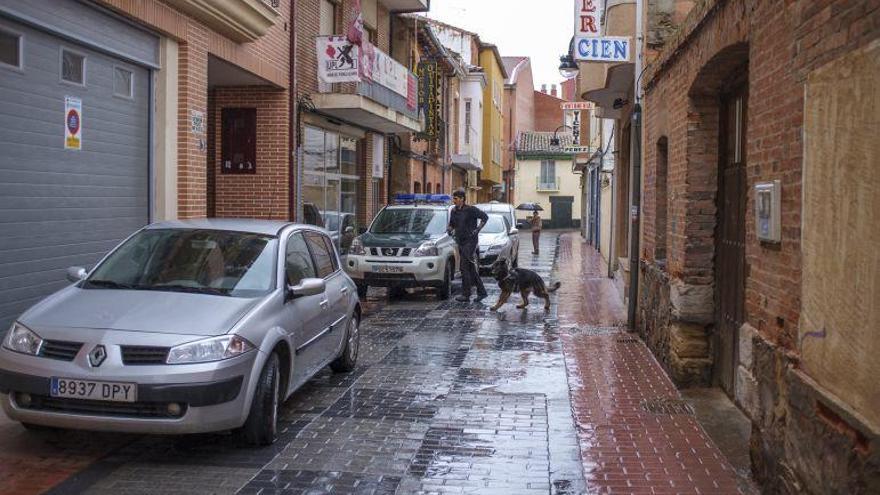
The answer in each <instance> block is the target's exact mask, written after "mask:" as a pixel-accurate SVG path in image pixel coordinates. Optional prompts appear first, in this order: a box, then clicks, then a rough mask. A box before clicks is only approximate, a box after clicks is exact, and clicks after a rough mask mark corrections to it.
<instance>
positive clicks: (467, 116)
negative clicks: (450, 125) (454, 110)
mask: <svg viewBox="0 0 880 495" xmlns="http://www.w3.org/2000/svg"><path fill="white" fill-rule="evenodd" d="M464 144H471V100H465V101H464Z"/></svg>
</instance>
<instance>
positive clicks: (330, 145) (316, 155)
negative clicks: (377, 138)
mask: <svg viewBox="0 0 880 495" xmlns="http://www.w3.org/2000/svg"><path fill="white" fill-rule="evenodd" d="M361 179H362V177H361V176H360V175H359V174H358V140H357V139H356V138H353V137H350V136H346V135H344V134H339V133H337V132H333V131H329V130H325V129H321V128H318V127H313V126H305V127H304V129H303V188H302V190H303V204H304V206H305V208H304V213H305V215H306V218H305V219H304V220H305V221H306V222H309V221H310V220H313V219H309V218H307V217H308V212H309V211H310V210H311V208H310V206H314V207H315V209H317V211H318V212H319V213H320V214H321V215H322V217H325V218H326V217H327V216H328V215H331V216H338V214H340V213H351V214H353V215H355V218H357V217H358V216H359V215H358V214H359V213H361V212H359V211H358V205H359V197H358V189H359V188H358V184H359V182H360V180H361ZM310 223H315V222H314V221H312V222H310Z"/></svg>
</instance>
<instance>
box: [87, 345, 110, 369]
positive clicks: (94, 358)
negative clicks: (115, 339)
mask: <svg viewBox="0 0 880 495" xmlns="http://www.w3.org/2000/svg"><path fill="white" fill-rule="evenodd" d="M105 359H107V349H104V346H103V345H100V344H99V345H96V346H95V348H94V349H92V352H90V353H89V364H91V365H92V367H93V368H97V367H98V366H101V363H103V362H104V360H105Z"/></svg>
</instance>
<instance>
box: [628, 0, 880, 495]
mask: <svg viewBox="0 0 880 495" xmlns="http://www.w3.org/2000/svg"><path fill="white" fill-rule="evenodd" d="M878 37H880V1H877V0H871V1H854V0H836V1H835V0H826V1H822V2H816V1H807V0H786V1H782V0H777V1H757V0H730V1H722V0H706V1H702V2H695V5H694V8H693V10H692V11H691V14H690V17H688V19H687V20H686V21H685V22H684V24H683V25H682V26H680V28H679V29H678V30H677V31H676V34H674V35H672V37H671V38H670V39H669V40H668V42H667V44H666V46H665V47H664V49H663V50H662V51H661V52H660V53H659V54H658V55H657V56H656V59H655V60H654V62H653V63H652V64H651V66H650V67H649V69H648V71H647V72H646V74H645V76H644V78H643V80H644V84H645V90H646V96H645V105H644V106H645V109H646V113H645V119H644V126H645V127H644V141H643V142H644V164H643V167H644V168H643V173H644V177H643V191H644V198H643V203H642V204H643V210H642V239H643V240H642V244H641V252H640V253H639V254H640V257H641V258H642V271H643V273H642V282H643V287H642V290H641V297H640V300H641V302H642V303H643V305H645V307H642V308H640V315H641V321H640V322H639V326H640V330H641V331H642V333H643V334H644V335H646V337H647V338H646V340H647V341H648V343H649V345H652V350H654V351H655V352H656V353H658V354H659V355H660V356H659V357H660V358H661V361H662V362H664V363H665V364H666V365H667V369H670V370H671V371H673V373H672V374H673V376H675V375H676V373H675V372H677V371H682V370H684V371H685V375H684V376H679V378H680V379H679V383H689V382H690V380H692V379H694V377H695V376H697V377H698V379H696V380H695V382H699V383H706V382H707V381H708V378H709V377H708V375H707V374H705V371H706V367H705V366H704V365H705V364H706V363H707V361H708V365H709V366H711V364H712V362H711V357H710V355H709V352H708V349H709V340H710V334H711V332H712V327H713V322H714V304H715V302H714V271H715V266H714V259H715V254H716V253H715V228H716V218H717V214H718V212H717V207H716V201H717V185H718V159H719V150H718V135H719V124H720V123H719V93H720V92H721V90H722V88H723V87H724V84H725V83H726V81H728V80H731V79H734V78H735V77H737V76H738V74H740V73H742V72H747V86H748V113H747V135H746V165H747V167H746V184H745V190H746V191H747V193H746V194H747V197H746V211H745V220H746V221H745V224H746V236H745V257H746V268H745V303H744V304H745V324H744V326H743V327H742V329H741V330H740V336H739V338H740V339H741V340H740V342H738V343H737V344H738V346H739V351H738V352H737V355H738V359H739V367H738V368H737V373H738V374H737V383H736V393H735V395H736V399H737V402H738V403H739V404H740V405H741V406H742V407H743V408H744V409H746V412H747V413H749V415H750V416H751V417H752V419H753V422H754V425H755V428H754V430H753V431H754V435H755V437H754V438H753V441H752V449H753V452H752V456H753V459H754V462H755V467H756V471H757V474H758V477H759V478H760V479H761V480H762V481H763V482H764V483H766V485H767V487H768V489H770V490H771V491H772V492H774V493H780V492H781V493H795V492H798V493H851V492H856V491H859V490H864V488H865V486H873V487H874V488H875V489H876V485H877V481H876V479H874V481H870V480H867V479H866V477H865V472H866V471H870V470H871V469H874V470H876V469H877V467H876V466H877V465H878V459H877V453H876V452H874V453H871V454H867V453H866V454H865V455H861V454H858V453H853V452H857V451H858V445H859V441H858V438H860V435H861V437H868V438H876V435H877V434H878V433H877V432H872V431H870V430H868V431H866V430H865V429H864V425H863V424H861V425H860V424H859V423H858V421H855V420H852V421H850V422H847V421H846V420H842V419H841V418H843V417H844V416H845V415H840V414H838V413H835V414H834V415H833V417H834V418H836V419H835V420H834V421H838V420H841V421H843V422H844V423H846V424H847V427H846V428H837V429H836V430H835V428H836V427H829V425H828V417H831V416H829V415H828V414H824V413H823V414H819V413H817V412H816V411H817V410H818V411H819V412H822V411H824V410H823V409H822V408H821V407H819V404H820V403H822V404H833V403H834V401H831V402H828V399H827V396H826V397H825V398H824V399H820V398H819V397H820V395H822V394H821V393H820V388H816V387H815V386H813V385H811V384H810V383H809V380H803V379H801V378H797V379H795V378H794V376H795V375H793V374H792V373H793V370H795V369H796V368H797V354H798V342H797V335H798V327H799V325H800V324H801V315H800V308H801V289H800V287H801V277H802V274H801V264H802V261H801V244H800V242H801V241H800V239H801V227H800V226H801V222H802V218H801V196H802V188H801V180H802V167H803V144H804V143H803V138H802V134H803V129H804V126H803V121H804V115H803V108H804V104H805V101H804V83H805V80H806V77H807V75H808V74H809V73H810V71H812V70H814V69H816V68H818V67H820V66H822V65H823V64H825V63H828V62H829V61H832V60H835V59H837V58H838V57H841V56H843V55H845V54H846V53H848V52H850V51H852V50H855V49H857V48H859V47H863V46H865V45H867V44H868V43H871V42H875V41H876V40H877V38H878ZM664 138H665V139H667V140H668V169H667V175H666V178H665V179H666V186H665V189H666V191H667V194H666V197H665V198H662V197H659V196H658V195H657V193H656V191H657V190H658V187H657V186H658V182H657V177H656V166H657V158H658V157H657V149H658V148H657V143H658V142H659V141H660V140H661V139H664ZM770 180H779V181H781V183H782V242H781V243H779V244H778V245H777V244H762V243H759V242H758V241H757V239H756V234H755V226H754V220H753V219H754V207H753V202H754V193H753V186H754V184H755V183H757V182H764V181H770ZM661 182H662V180H661ZM660 185H661V187H660V190H662V189H663V188H662V183H661V184H660ZM662 201H666V207H667V220H666V222H665V225H666V236H665V237H666V246H667V249H666V254H667V257H668V264H667V265H666V266H663V265H662V264H657V263H656V262H655V261H656V260H655V259H654V258H655V254H656V252H657V250H656V248H657V239H658V238H660V239H662V238H663V235H662V234H660V235H658V232H657V218H656V212H657V205H658V204H659V203H660V202H662ZM661 225H663V223H662V222H661ZM667 294H668V295H667ZM701 329H702V330H701ZM701 332H705V333H702V334H701ZM658 333H659V334H658ZM713 345H715V344H713ZM753 345H754V346H755V350H754V352H755V353H758V352H759V351H758V350H759V349H760V352H761V353H762V357H761V361H760V362H758V358H757V357H756V358H755V362H753V361H752V360H751V359H752V355H753V351H752V350H751V349H752V346H753ZM676 346H678V348H677V349H676ZM695 348H699V349H705V351H704V352H701V353H698V354H700V355H698V356H689V355H688V352H690V351H693V349H695ZM684 358H688V359H691V362H690V363H684V364H683V365H682V361H683V359H684ZM746 359H748V361H746ZM675 363H678V364H679V365H682V366H681V367H680V368H679V369H678V370H676V369H675ZM735 365H736V363H735ZM786 370H788V371H787V372H786ZM688 371H689V372H691V374H690V375H688V374H687V372H688ZM786 373H787V374H786ZM795 392H796V393H797V394H798V395H791V394H795ZM823 401H824V402H823ZM811 404H813V405H811ZM838 406H839V407H840V409H835V410H838V411H839V410H841V409H842V410H845V409H846V405H845V404H839V403H838V404H837V405H836V406H834V407H835V408H837V407H838ZM822 407H826V406H822ZM816 408H818V409H816ZM806 430H809V431H815V432H817V435H812V434H807V435H803V434H801V433H803V431H806ZM835 431H837V433H835ZM851 431H856V433H846V432H851ZM792 438H797V441H791V439H792ZM787 439H788V440H787ZM850 448H852V449H856V450H854V451H853V452H850V453H849V454H845V455H844V454H841V455H843V458H844V459H845V461H841V463H842V464H843V465H839V464H841V463H838V465H835V466H834V468H833V469H831V468H829V467H828V464H827V462H824V461H823V460H822V459H823V458H827V457H828V455H831V454H829V453H830V452H834V454H833V456H835V457H836V456H837V455H838V453H839V452H840V449H850ZM829 449H832V450H829ZM822 452H825V454H826V455H823V454H822ZM872 465H873V466H874V467H873V468H870V467H869V466H872ZM816 473H824V474H821V475H818V476H817V475H816ZM866 483H867V485H866ZM857 487H861V488H857ZM868 491H871V489H868Z"/></svg>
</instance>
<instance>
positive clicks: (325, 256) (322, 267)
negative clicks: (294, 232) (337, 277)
mask: <svg viewBox="0 0 880 495" xmlns="http://www.w3.org/2000/svg"><path fill="white" fill-rule="evenodd" d="M306 240H307V241H308V243H309V249H310V250H311V251H312V259H313V260H315V267H316V268H317V269H318V270H317V271H318V277H319V278H327V277H329V276H330V275H332V274H333V272H335V271H336V270H335V269H334V265H335V263H334V260H333V259H332V258H333V254H332V252H331V251H328V250H327V246H328V242H329V240H327V241H325V236H323V235H321V234H317V233H314V232H307V233H306Z"/></svg>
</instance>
